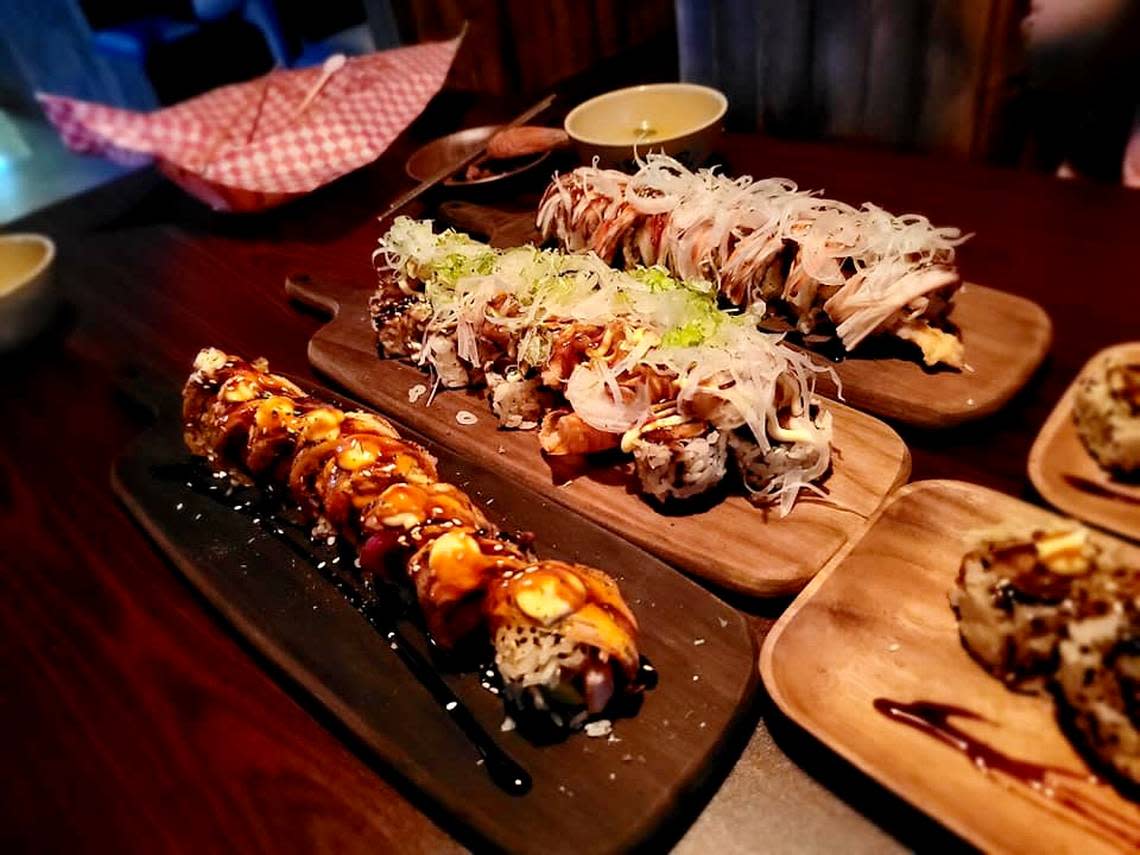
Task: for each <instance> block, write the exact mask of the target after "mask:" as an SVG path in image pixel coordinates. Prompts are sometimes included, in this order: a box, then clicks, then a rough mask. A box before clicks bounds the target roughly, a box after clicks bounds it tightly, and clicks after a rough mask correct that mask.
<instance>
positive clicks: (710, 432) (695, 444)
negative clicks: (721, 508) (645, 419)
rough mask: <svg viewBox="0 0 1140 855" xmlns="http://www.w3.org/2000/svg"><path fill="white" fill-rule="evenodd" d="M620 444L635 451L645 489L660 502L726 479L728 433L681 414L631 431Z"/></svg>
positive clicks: (701, 490)
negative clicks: (686, 418) (688, 418)
mask: <svg viewBox="0 0 1140 855" xmlns="http://www.w3.org/2000/svg"><path fill="white" fill-rule="evenodd" d="M621 447H622V450H623V451H627V452H629V451H632V452H633V464H634V471H635V472H636V473H637V478H638V480H639V481H640V482H641V489H642V491H643V492H644V493H646V494H648V495H650V496H653V498H655V499H657V500H658V501H659V502H665V501H668V500H670V499H689V498H692V497H693V496H698V495H700V494H702V493H705V492H707V491H709V490H710V489H712V488H713V487H715V486H716V485H717V484H719V483H720V482H721V481H722V480H723V479H724V476H725V473H726V472H727V469H728V440H727V436H726V434H725V433H723V432H722V431H718V430H717V429H716V428H714V427H713V426H712V425H710V424H708V423H707V422H694V421H685V420H684V417H683V416H680V415H674V416H667V417H665V418H659V419H656V420H654V421H651V422H649V423H648V424H647V425H645V427H643V428H640V429H638V430H636V431H630V432H629V433H628V434H626V437H624V438H623V440H622V446H621Z"/></svg>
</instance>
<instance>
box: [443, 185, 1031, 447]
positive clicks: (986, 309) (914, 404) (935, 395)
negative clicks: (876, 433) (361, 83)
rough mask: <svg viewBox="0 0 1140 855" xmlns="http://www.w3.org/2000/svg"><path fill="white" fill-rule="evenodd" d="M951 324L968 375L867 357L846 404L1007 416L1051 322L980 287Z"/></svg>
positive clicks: (500, 242) (855, 364)
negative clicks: (958, 335) (1005, 412)
mask: <svg viewBox="0 0 1140 855" xmlns="http://www.w3.org/2000/svg"><path fill="white" fill-rule="evenodd" d="M440 213H441V214H442V216H443V217H444V219H446V220H447V221H448V222H449V223H452V224H454V225H455V226H456V227H457V228H459V229H462V230H464V231H469V232H471V233H473V234H476V235H483V236H486V238H487V239H488V240H489V241H490V242H491V244H492V245H494V246H499V247H509V246H519V245H521V244H523V243H537V242H538V241H539V239H540V235H539V233H538V231H537V229H536V228H535V226H534V217H533V214H532V213H530V212H526V213H518V212H505V211H501V210H499V209H497V208H491V207H488V206H483V205H476V204H473V203H469V202H446V203H444V204H443V205H441V206H440ZM950 321H951V323H952V324H954V325H955V326H956V327H958V329H959V331H960V333H961V336H962V341H963V343H964V344H965V346H966V362H967V365H968V366H969V367H968V368H967V369H966V370H963V371H950V370H937V371H930V370H927V369H924V368H923V367H922V365H920V364H919V363H918V362H917V361H916V360H913V359H909V358H898V357H897V356H894V355H893V354H887V353H875V352H874V351H873V349H863V350H862V351H856V353H854V354H852V355H849V356H848V357H847V358H846V359H844V360H843V361H841V362H839V363H836V364H834V365H833V367H834V368H835V373H836V374H837V375H838V376H839V379H840V381H841V382H842V384H843V400H844V401H846V402H847V403H849V404H851V406H853V407H856V408H858V409H861V410H866V411H867V412H869V413H874V414H875V415H877V416H882V417H883V418H888V419H892V420H894V421H898V422H902V423H904V424H910V425H915V426H918V427H925V428H946V427H952V426H954V425H957V424H961V423H962V422H966V421H971V420H973V419H980V418H982V417H983V416H988V415H990V414H991V413H994V412H996V411H997V410H999V409H1001V407H1003V406H1004V405H1005V404H1006V403H1007V402H1008V401H1009V399H1010V398H1012V397H1013V396H1014V394H1015V393H1016V392H1017V391H1018V390H1019V389H1020V388H1021V387H1022V386H1024V385H1025V384H1026V383H1027V382H1028V381H1029V378H1030V377H1031V376H1032V375H1033V372H1034V371H1036V370H1037V367H1038V366H1039V365H1040V364H1041V361H1042V360H1043V359H1044V358H1045V354H1046V353H1047V352H1048V351H1049V345H1050V344H1051V343H1052V341H1053V324H1052V322H1051V321H1050V320H1049V316H1048V315H1047V314H1046V313H1045V310H1044V309H1042V308H1041V307H1040V306H1038V305H1037V304H1036V303H1034V302H1033V301H1032V300H1026V299H1025V298H1024V297H1018V296H1015V295H1013V294H1007V293H1005V292H1004V291H998V290H996V289H994V288H986V287H985V286H983V285H975V284H973V283H967V284H966V285H965V286H964V287H963V288H962V290H961V291H960V292H959V293H958V295H957V297H956V298H955V300H954V308H953V310H952V311H951V313H950ZM819 358H820V360H821V361H825V360H824V359H823V357H819ZM828 364H831V363H830V362H829V363H828ZM820 380H821V385H820V390H821V391H822V392H823V393H824V394H826V395H833V394H834V393H835V392H836V387H835V386H834V385H832V384H831V383H830V381H829V380H828V378H827V377H826V376H821V378H820Z"/></svg>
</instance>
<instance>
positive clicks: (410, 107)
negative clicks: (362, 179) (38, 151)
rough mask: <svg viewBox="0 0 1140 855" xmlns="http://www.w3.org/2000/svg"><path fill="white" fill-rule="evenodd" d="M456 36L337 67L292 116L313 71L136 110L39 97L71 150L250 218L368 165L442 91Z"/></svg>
mask: <svg viewBox="0 0 1140 855" xmlns="http://www.w3.org/2000/svg"><path fill="white" fill-rule="evenodd" d="M461 38H462V37H457V38H455V39H452V40H451V41H447V42H431V43H427V44H422V45H415V46H412V47H402V48H395V49H393V50H388V51H383V52H380V53H373V54H368V55H366V56H361V57H355V58H352V59H349V60H348V61H347V62H346V63H345V65H344V67H343V68H341V69H340V70H339V71H337V72H336V73H335V74H333V75H332V77H331V78H329V80H328V82H327V83H326V84H325V86H324V87H323V88H321V90H320V91H319V94H318V95H317V97H316V98H315V99H314V100H313V101H312V103H311V104H310V106H309V107H308V108H307V109H305V110H304V111H303V112H300V113H299V112H298V108H299V107H300V106H301V105H302V103H303V102H304V100H305V97H306V95H307V94H309V93H310V91H311V90H312V89H313V87H314V84H316V82H317V81H318V79H319V77H320V76H321V73H322V69H321V68H319V67H317V68H306V69H298V70H281V71H274V72H271V73H270V74H267V75H265V76H263V77H260V78H257V79H255V80H251V81H248V82H245V83H239V84H234V85H232V86H223V87H221V88H219V89H215V90H213V91H211V92H207V93H205V94H204V95H199V96H198V97H196V98H192V99H190V100H189V101H184V102H183V103H181V104H176V105H175V106H173V107H167V108H166V109H163V110H156V111H154V112H152V113H140V112H136V111H133V110H122V109H119V108H115V107H108V106H106V105H103V104H95V103H91V102H88V101H79V100H76V99H73V98H64V97H61V96H56V95H47V94H42V93H41V94H40V95H39V96H38V97H39V99H40V102H41V103H42V105H43V108H44V111H45V112H46V114H47V116H48V118H49V119H50V120H51V121H52V123H53V124H54V125H55V126H56V128H57V130H58V131H59V133H60V136H61V137H62V138H63V140H64V142H65V143H66V144H67V146H68V147H69V148H71V149H73V150H74V151H77V152H82V153H87V154H95V155H101V156H104V157H108V158H110V159H112V160H115V161H117V162H120V163H126V164H138V163H145V162H146V161H147V160H149V159H150V158H154V159H155V161H156V162H157V165H158V167H159V169H161V170H162V172H163V173H164V174H165V175H167V176H169V177H170V179H171V180H173V181H175V182H176V183H177V184H178V185H179V186H181V187H182V188H183V189H184V190H186V192H188V193H190V194H191V195H193V196H195V197H196V198H198V199H200V200H202V201H203V202H205V203H206V204H208V205H210V206H211V207H213V208H215V209H218V210H223V211H241V212H248V211H258V210H264V209H266V208H271V207H273V206H275V205H280V204H281V203H283V202H286V201H288V200H290V199H293V198H296V197H297V196H301V195H304V194H305V193H308V192H310V191H312V190H315V189H316V188H317V187H320V186H322V185H324V184H327V183H328V182H330V181H333V180H334V179H336V178H339V177H340V176H342V175H345V174H347V173H349V172H351V171H352V170H354V169H359V168H360V167H361V166H364V165H366V164H368V163H371V162H372V161H373V160H375V159H376V158H377V157H379V156H380V155H381V154H383V153H384V151H385V150H386V149H387V148H388V146H389V145H391V143H392V141H393V140H394V139H395V138H396V137H397V136H398V135H399V134H400V133H401V132H402V131H403V130H404V129H405V128H406V127H407V126H408V125H409V124H411V122H412V121H413V120H414V119H415V118H416V116H418V115H419V114H420V113H421V112H422V111H423V109H424V107H426V106H427V104H428V102H429V101H430V100H431V99H432V97H433V96H435V94H436V93H437V92H438V91H439V90H440V88H441V87H442V86H443V82H444V79H445V78H446V77H447V72H448V69H449V68H450V67H451V63H452V60H453V59H454V58H455V53H456V50H457V49H458V47H459V42H460V39H461Z"/></svg>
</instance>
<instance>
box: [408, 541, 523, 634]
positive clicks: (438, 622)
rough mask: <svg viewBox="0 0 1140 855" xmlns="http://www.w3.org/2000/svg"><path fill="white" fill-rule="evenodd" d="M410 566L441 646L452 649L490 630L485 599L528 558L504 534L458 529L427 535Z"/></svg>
mask: <svg viewBox="0 0 1140 855" xmlns="http://www.w3.org/2000/svg"><path fill="white" fill-rule="evenodd" d="M417 536H420V537H421V538H422V539H424V540H426V541H427V542H425V543H424V544H423V545H422V546H421V547H420V548H419V549H418V550H417V551H416V553H415V554H414V555H413V556H412V557H411V559H410V560H409V561H408V564H407V572H408V577H409V578H410V579H411V582H412V584H413V585H414V586H415V590H416V599H417V600H418V601H419V604H420V611H421V613H422V614H423V616H424V622H425V623H426V624H427V628H428V631H429V632H430V633H431V636H432V638H433V639H434V640H435V642H436V644H438V645H440V646H441V647H443V648H444V649H445V650H450V649H452V648H454V647H456V645H458V644H459V643H460V642H462V641H463V640H464V639H467V638H468V637H470V636H472V635H474V634H475V633H476V632H477V631H480V630H482V629H483V628H484V626H485V614H484V605H485V603H484V600H485V598H486V596H487V592H488V590H489V589H491V588H493V587H494V586H495V584H496V583H497V581H498V580H499V579H500V578H502V577H503V575H504V574H506V573H512V572H518V571H521V570H522V568H523V567H524V566H526V562H527V558H528V556H527V555H526V554H525V553H524V551H523V550H522V548H520V547H519V546H518V545H517V544H515V543H514V542H512V541H511V540H509V539H508V538H507V537H505V536H503V535H495V534H492V533H491V532H489V531H486V530H477V531H470V530H465V529H463V528H458V527H457V528H455V529H452V530H450V531H444V532H442V533H436V535H435V536H434V537H431V536H430V535H428V536H424V533H423V531H422V530H416V531H413V532H412V534H411V538H412V539H413V540H415V539H416V538H417Z"/></svg>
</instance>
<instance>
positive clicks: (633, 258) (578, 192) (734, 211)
mask: <svg viewBox="0 0 1140 855" xmlns="http://www.w3.org/2000/svg"><path fill="white" fill-rule="evenodd" d="M537 225H538V227H539V229H540V230H541V231H542V234H543V236H544V237H548V238H549V237H555V238H556V239H557V240H558V241H559V242H560V243H561V245H563V246H565V247H566V248H567V249H570V250H580V249H592V250H594V251H595V252H597V253H598V254H599V255H600V256H601V257H602V259H603V260H604V261H606V262H607V263H608V262H610V261H612V260H613V259H614V258H615V256H616V255H617V254H618V252H619V251H620V253H621V255H622V256H623V258H624V260H625V263H626V265H627V266H633V265H638V264H639V265H644V266H653V265H662V266H664V267H665V268H666V269H668V270H669V271H670V272H671V273H672V274H673V275H675V276H677V277H678V278H681V279H684V280H690V281H695V280H708V281H709V282H710V283H712V285H713V286H715V287H716V289H717V290H718V291H719V293H720V294H721V295H722V296H725V297H727V298H728V299H729V300H730V301H731V302H732V303H734V304H736V305H738V306H743V307H746V306H754V305H758V311H759V314H761V315H762V314H764V312H765V306H764V305H763V299H762V297H761V290H762V286H763V280H764V276H765V274H766V273H767V271H768V269H769V266H770V265H771V264H773V262H775V261H776V260H777V259H778V257H779V255H780V253H781V252H782V251H783V249H784V248H785V247H786V246H794V247H795V258H794V260H793V262H792V264H791V269H790V271H789V272H788V276H787V279H786V281H785V282H783V283H781V289H782V290H781V291H780V293H778V294H777V295H776V296H777V297H778V299H779V301H780V302H781V304H782V305H783V307H784V308H786V309H789V310H791V313H792V314H794V315H795V316H796V317H794V318H793V320H794V321H795V322H796V323H797V325H798V326H799V328H800V330H801V331H802V332H811V331H813V329H814V325H815V323H816V320H817V319H816V318H815V316H814V314H813V313H811V312H810V311H809V310H810V309H812V308H813V306H816V307H820V306H821V307H822V309H823V311H824V312H825V313H826V315H827V316H828V318H829V319H830V320H831V322H832V323H833V324H834V325H835V327H836V332H837V334H838V336H839V337H840V339H841V340H842V342H843V344H844V346H845V347H846V348H847V349H851V348H854V347H855V346H856V345H857V344H859V342H861V341H862V340H863V339H864V338H866V337H867V336H868V335H870V334H872V333H874V332H883V331H894V328H895V326H897V325H898V324H900V323H905V322H907V321H914V320H915V319H918V318H923V319H938V318H939V316H940V314H941V313H942V312H944V311H945V305H946V301H947V300H948V299H949V297H950V295H951V294H952V293H953V291H954V289H956V288H957V287H958V286H959V285H960V279H959V277H958V273H957V270H956V269H955V267H954V254H955V248H956V247H957V246H959V245H960V244H961V243H963V242H964V241H965V240H967V239H968V237H969V236H968V235H965V236H964V235H962V233H961V232H960V231H959V230H958V229H955V228H939V227H935V226H933V225H931V223H930V221H929V220H928V219H927V218H926V217H923V216H920V215H917V214H907V215H904V216H894V215H892V214H889V213H888V212H886V211H884V210H883V209H882V208H878V207H876V206H875V205H872V204H870V203H865V204H864V205H862V206H861V207H859V208H855V207H852V206H851V205H848V204H845V203H843V202H839V201H836V200H833V199H825V198H822V197H821V196H820V195H818V194H817V193H814V192H811V191H804V190H800V189H799V188H798V187H797V186H796V184H795V182H793V181H789V180H788V179H785V178H768V179H761V180H755V179H753V178H751V177H750V176H744V177H741V178H737V179H731V178H728V177H727V176H724V175H720V174H717V173H716V172H715V171H714V170H711V169H702V170H700V171H697V172H692V171H690V170H689V169H687V168H686V167H685V166H683V165H682V164H680V163H679V162H677V161H676V160H674V159H673V158H670V157H668V156H666V155H663V154H650V155H648V156H647V157H646V159H645V160H644V161H643V162H642V163H641V167H640V169H639V170H638V171H637V173H636V174H634V175H632V176H628V175H625V174H624V173H621V172H618V171H616V170H607V169H599V168H597V167H596V166H593V167H581V168H578V169H575V170H574V171H573V172H571V173H569V174H567V175H564V176H555V179H554V182H553V183H552V184H551V185H550V187H549V188H548V189H547V191H546V194H545V195H544V197H543V200H542V203H541V204H540V206H539V210H538V216H537ZM935 292H937V293H938V294H940V295H941V296H942V299H938V300H932V299H929V298H928V295H931V294H933V293H935ZM769 308H770V307H769ZM816 314H818V312H817V313H816Z"/></svg>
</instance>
